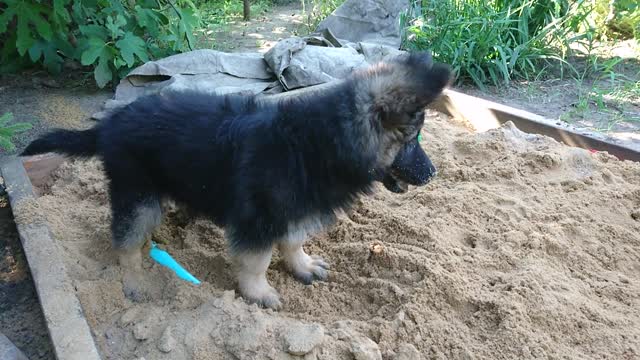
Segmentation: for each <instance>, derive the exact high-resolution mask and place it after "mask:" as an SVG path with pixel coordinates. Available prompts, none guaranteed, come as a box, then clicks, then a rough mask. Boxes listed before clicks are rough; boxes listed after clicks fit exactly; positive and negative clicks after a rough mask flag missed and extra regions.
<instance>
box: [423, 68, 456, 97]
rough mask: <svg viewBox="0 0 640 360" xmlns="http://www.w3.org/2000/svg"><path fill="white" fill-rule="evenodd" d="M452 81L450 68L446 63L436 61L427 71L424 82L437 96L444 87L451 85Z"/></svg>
mask: <svg viewBox="0 0 640 360" xmlns="http://www.w3.org/2000/svg"><path fill="white" fill-rule="evenodd" d="M452 81H453V74H452V72H451V68H450V67H449V66H448V65H445V64H441V63H436V64H434V65H433V66H432V67H431V69H429V71H428V72H427V76H426V79H425V83H424V84H425V85H426V86H427V87H428V88H429V89H430V90H431V92H432V93H433V94H434V95H435V97H437V96H438V95H440V93H441V92H442V90H444V88H446V87H447V86H449V85H451V83H452Z"/></svg>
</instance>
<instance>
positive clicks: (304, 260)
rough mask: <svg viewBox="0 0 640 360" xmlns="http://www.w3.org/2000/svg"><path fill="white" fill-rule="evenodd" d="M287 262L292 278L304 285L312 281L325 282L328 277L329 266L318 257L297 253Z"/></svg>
mask: <svg viewBox="0 0 640 360" xmlns="http://www.w3.org/2000/svg"><path fill="white" fill-rule="evenodd" d="M288 260H289V261H287V265H288V267H289V269H290V271H291V273H292V274H293V277H294V278H296V280H298V281H300V282H302V283H303V284H305V285H310V284H311V283H312V282H313V281H314V280H326V279H327V277H328V276H329V273H328V271H327V270H328V269H329V264H327V263H326V262H325V261H324V260H323V259H322V258H321V257H320V256H317V255H313V256H309V255H307V254H306V253H304V252H299V253H297V254H296V255H295V256H294V257H292V258H290V259H288Z"/></svg>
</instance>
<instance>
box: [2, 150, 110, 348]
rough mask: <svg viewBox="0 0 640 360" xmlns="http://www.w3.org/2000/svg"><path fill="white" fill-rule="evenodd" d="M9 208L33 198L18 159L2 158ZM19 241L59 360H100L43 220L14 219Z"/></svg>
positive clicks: (71, 285)
mask: <svg viewBox="0 0 640 360" xmlns="http://www.w3.org/2000/svg"><path fill="white" fill-rule="evenodd" d="M0 171H1V172H2V176H3V177H4V181H5V185H6V187H7V194H8V195H9V201H10V203H11V208H12V209H14V211H15V209H17V208H19V205H20V203H22V202H24V201H28V200H33V199H35V193H34V189H33V186H32V185H31V181H30V179H29V177H28V176H27V172H26V170H25V166H24V164H23V162H22V161H21V160H20V159H19V158H12V159H10V160H8V161H6V162H5V163H4V164H3V165H2V167H1V168H0ZM16 226H17V228H18V233H19V234H20V241H21V242H22V247H23V249H24V253H25V255H26V257H27V261H28V263H29V269H30V271H31V276H32V278H33V282H34V283H35V286H36V291H37V293H38V298H39V300H40V306H41V307H42V312H43V313H44V318H45V320H46V323H47V328H48V330H49V336H50V338H51V343H52V345H53V348H54V352H55V355H56V358H57V359H59V360H100V355H99V353H98V349H97V348H96V345H95V342H94V341H93V336H92V335H91V330H90V329H89V325H88V324H87V321H86V319H85V317H84V313H83V311H82V306H81V305H80V301H79V300H78V298H77V297H76V294H75V289H74V287H73V284H72V283H71V280H70V278H69V277H68V275H67V270H66V267H65V266H64V264H63V263H62V261H61V260H60V259H62V257H61V256H60V255H59V249H58V246H57V245H56V243H55V241H54V240H53V238H52V236H51V231H50V230H49V226H48V225H47V224H46V223H42V222H38V221H35V220H34V221H29V222H26V223H24V222H23V223H19V222H16Z"/></svg>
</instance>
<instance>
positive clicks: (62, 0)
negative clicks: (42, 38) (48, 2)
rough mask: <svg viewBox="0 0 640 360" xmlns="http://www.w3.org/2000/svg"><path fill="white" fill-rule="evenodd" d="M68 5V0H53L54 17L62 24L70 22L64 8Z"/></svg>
mask: <svg viewBox="0 0 640 360" xmlns="http://www.w3.org/2000/svg"><path fill="white" fill-rule="evenodd" d="M68 3H69V0H53V12H54V15H55V16H56V17H57V18H58V19H61V20H62V22H64V23H69V22H71V16H70V15H69V11H67V9H66V8H65V5H67V4H68Z"/></svg>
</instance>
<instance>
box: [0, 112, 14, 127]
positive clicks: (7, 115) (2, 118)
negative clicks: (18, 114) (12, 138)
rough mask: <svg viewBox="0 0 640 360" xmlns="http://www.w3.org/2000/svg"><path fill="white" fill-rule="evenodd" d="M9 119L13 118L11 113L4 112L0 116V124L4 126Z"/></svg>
mask: <svg viewBox="0 0 640 360" xmlns="http://www.w3.org/2000/svg"><path fill="white" fill-rule="evenodd" d="M11 120H13V113H12V112H8V113H4V115H2V116H0V126H5V125H6V124H7V123H8V122H9V121H11Z"/></svg>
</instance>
